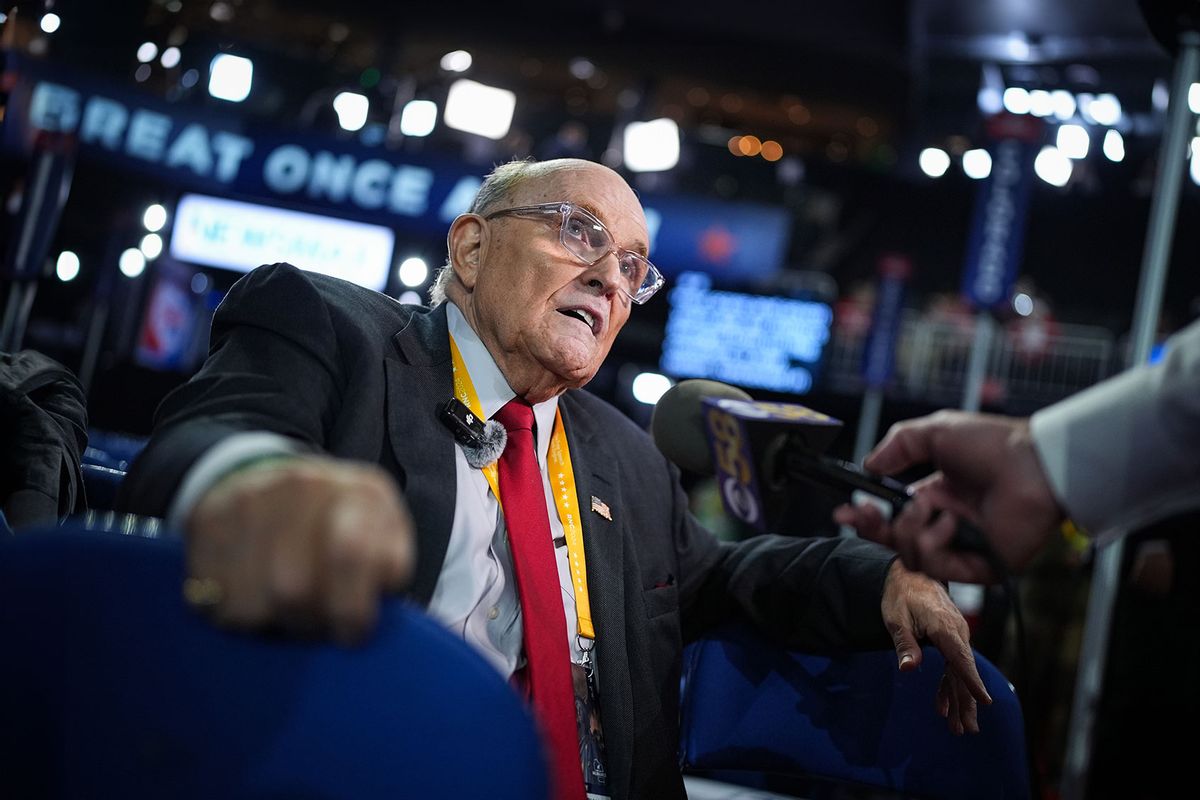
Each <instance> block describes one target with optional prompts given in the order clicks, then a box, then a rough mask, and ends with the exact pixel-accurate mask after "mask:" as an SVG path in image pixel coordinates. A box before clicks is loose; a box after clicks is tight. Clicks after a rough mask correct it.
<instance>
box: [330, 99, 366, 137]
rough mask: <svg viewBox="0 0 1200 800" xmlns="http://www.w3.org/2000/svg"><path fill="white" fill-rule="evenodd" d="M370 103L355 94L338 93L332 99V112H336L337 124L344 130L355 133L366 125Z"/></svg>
mask: <svg viewBox="0 0 1200 800" xmlns="http://www.w3.org/2000/svg"><path fill="white" fill-rule="evenodd" d="M370 109H371V102H370V101H369V100H367V98H366V96H365V95H361V94H358V93H357V92H338V95H337V97H335V98H333V110H334V111H336V112H337V115H338V124H339V125H341V126H342V128H343V129H344V130H348V131H356V130H359V129H360V128H362V126H363V125H366V124H367V112H368V111H369V110H370Z"/></svg>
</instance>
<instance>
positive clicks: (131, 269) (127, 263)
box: [117, 247, 146, 278]
mask: <svg viewBox="0 0 1200 800" xmlns="http://www.w3.org/2000/svg"><path fill="white" fill-rule="evenodd" d="M117 266H118V267H120V269H121V274H122V275H124V276H125V277H126V278H136V277H137V276H138V275H141V274H142V273H143V272H145V271H146V257H145V256H144V255H142V251H141V250H138V249H137V248H136V247H131V248H129V249H128V250H126V251H125V252H123V253H121V257H120V258H119V259H117Z"/></svg>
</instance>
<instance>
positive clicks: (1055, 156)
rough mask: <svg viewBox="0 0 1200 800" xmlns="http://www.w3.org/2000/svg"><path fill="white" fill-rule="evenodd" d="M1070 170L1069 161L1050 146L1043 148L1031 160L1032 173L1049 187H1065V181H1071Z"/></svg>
mask: <svg viewBox="0 0 1200 800" xmlns="http://www.w3.org/2000/svg"><path fill="white" fill-rule="evenodd" d="M1072 169H1073V167H1072V165H1071V159H1069V158H1067V157H1066V156H1065V155H1063V154H1062V152H1061V151H1060V150H1059V149H1058V148H1057V147H1051V146H1050V145H1046V146H1045V147H1043V148H1042V150H1041V152H1040V153H1038V154H1037V158H1035V159H1034V160H1033V171H1034V172H1035V173H1037V176H1038V177H1039V178H1041V179H1042V180H1044V181H1045V182H1046V183H1048V184H1050V185H1051V186H1059V187H1062V186H1066V185H1067V181H1069V180H1071V170H1072Z"/></svg>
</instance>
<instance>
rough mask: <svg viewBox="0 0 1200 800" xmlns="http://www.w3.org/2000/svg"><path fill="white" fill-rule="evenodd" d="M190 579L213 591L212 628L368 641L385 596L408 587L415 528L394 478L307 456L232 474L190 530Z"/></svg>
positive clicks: (201, 507) (202, 504)
mask: <svg viewBox="0 0 1200 800" xmlns="http://www.w3.org/2000/svg"><path fill="white" fill-rule="evenodd" d="M185 533H186V540H187V568H188V575H189V576H190V578H191V579H196V580H199V581H201V582H203V583H204V584H206V585H208V586H211V587H214V591H212V592H210V594H211V595H213V596H210V597H209V598H208V603H206V604H205V605H206V610H208V611H209V612H210V613H211V615H212V617H213V619H214V620H215V621H216V622H217V623H219V624H222V625H227V626H230V627H236V628H275V627H278V628H282V629H283V630H285V631H287V632H290V633H295V634H302V635H332V636H333V637H334V638H336V639H337V640H338V641H340V642H343V643H347V644H348V643H353V642H357V641H360V640H361V639H362V638H363V637H364V636H365V635H366V634H367V633H368V632H369V631H370V630H371V629H372V628H373V627H374V624H375V620H376V617H377V616H378V612H379V601H380V598H381V595H383V594H384V593H387V592H394V591H398V590H400V589H402V588H404V586H405V585H406V584H407V583H408V581H409V579H410V578H411V576H412V572H413V566H414V563H415V543H414V538H415V537H414V531H413V523H412V518H411V517H410V516H409V513H408V509H407V507H406V505H405V503H404V500H403V498H402V497H401V495H400V492H399V489H398V488H397V487H396V484H395V482H394V481H393V480H392V478H391V476H390V475H388V474H387V473H386V472H384V471H383V470H382V469H380V468H378V467H376V466H374V465H370V464H362V463H357V462H350V461H341V460H335V459H332V458H324V457H315V456H303V457H295V458H288V459H284V460H278V461H273V462H269V463H268V464H265V465H262V466H257V467H252V468H250V469H246V470H242V471H238V472H235V473H233V474H232V475H230V476H228V477H226V478H224V479H222V480H221V481H219V482H218V483H217V484H216V485H214V486H213V487H212V488H211V489H209V491H208V492H207V493H206V494H204V496H203V497H202V498H201V499H200V501H199V502H198V503H197V504H196V506H195V508H193V510H192V512H191V514H190V516H189V517H188V519H187V523H186V531H185Z"/></svg>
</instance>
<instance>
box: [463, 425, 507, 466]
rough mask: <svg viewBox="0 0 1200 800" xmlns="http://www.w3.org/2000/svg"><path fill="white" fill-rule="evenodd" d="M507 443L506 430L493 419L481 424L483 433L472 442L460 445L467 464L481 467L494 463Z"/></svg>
mask: <svg viewBox="0 0 1200 800" xmlns="http://www.w3.org/2000/svg"><path fill="white" fill-rule="evenodd" d="M507 443H508V431H506V430H504V426H503V425H501V424H500V423H499V422H497V421H496V420H494V419H490V420H488V421H487V424H486V425H484V426H483V435H482V436H480V437H479V439H478V440H477V441H476V442H475V443H473V444H464V445H462V451H463V455H464V456H466V457H467V465H468V466H470V467H471V468H472V469H483V468H484V467H486V466H487V465H488V464H494V463H496V461H497V460H498V459H499V458H500V454H501V453H503V452H504V445H505V444H507Z"/></svg>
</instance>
